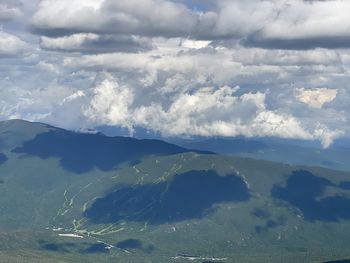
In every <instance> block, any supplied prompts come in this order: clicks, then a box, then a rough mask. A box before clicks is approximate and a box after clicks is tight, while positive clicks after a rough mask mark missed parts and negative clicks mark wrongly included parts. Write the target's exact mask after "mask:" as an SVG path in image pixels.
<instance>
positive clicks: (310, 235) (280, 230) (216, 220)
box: [0, 121, 350, 262]
mask: <svg viewBox="0 0 350 263" xmlns="http://www.w3.org/2000/svg"><path fill="white" fill-rule="evenodd" d="M0 153H1V154H0V191H1V199H0V209H1V212H2V214H1V216H0V262H325V261H330V260H335V259H341V258H350V251H349V248H348V244H349V242H350V221H349V220H350V209H349V208H350V174H349V173H345V172H336V171H332V170H327V169H323V168H307V167H297V166H291V165H287V164H278V163H272V162H267V161H258V160H253V159H248V158H239V157H227V156H220V155H213V154H202V153H199V152H197V153H195V152H191V151H188V150H186V149H184V148H181V147H177V146H175V145H171V144H167V143H164V142H161V141H138V140H134V139H128V138H122V137H116V138H110V137H106V136H103V135H99V134H97V135H93V134H78V133H72V132H67V131H64V130H61V129H56V128H54V127H50V126H46V125H43V124H32V123H27V122H23V121H10V122H5V123H0Z"/></svg>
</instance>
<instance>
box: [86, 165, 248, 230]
mask: <svg viewBox="0 0 350 263" xmlns="http://www.w3.org/2000/svg"><path fill="white" fill-rule="evenodd" d="M249 199H250V193H249V189H248V188H247V185H246V183H245V182H244V181H243V179H242V178H241V177H239V176H236V175H234V174H232V175H227V176H220V175H218V174H217V173H216V172H215V171H213V170H209V171H190V172H187V173H184V174H179V175H176V176H174V177H173V178H172V179H170V180H169V181H165V182H161V183H154V184H144V185H136V186H132V185H126V186H119V187H118V189H117V190H115V191H113V192H111V193H109V194H107V195H106V196H105V197H103V198H100V199H97V200H96V201H95V202H94V203H93V204H92V206H91V207H90V208H88V209H87V210H86V211H85V217H87V218H88V219H89V220H90V221H91V222H93V223H95V224H100V223H115V222H118V221H121V220H126V221H137V222H148V223H149V224H153V225H158V224H163V223H168V222H178V221H183V220H188V219H198V218H202V217H204V216H206V215H208V214H210V213H213V212H214V211H215V208H214V205H215V204H220V203H226V202H244V201H248V200H249Z"/></svg>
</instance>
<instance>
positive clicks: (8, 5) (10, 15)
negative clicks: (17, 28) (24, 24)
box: [0, 0, 22, 22]
mask: <svg viewBox="0 0 350 263" xmlns="http://www.w3.org/2000/svg"><path fill="white" fill-rule="evenodd" d="M21 6H22V3H21V2H20V1H16V0H13V1H9V0H1V1H0V21H3V22H6V21H10V20H13V19H15V18H18V17H20V16H21V15H22V10H21Z"/></svg>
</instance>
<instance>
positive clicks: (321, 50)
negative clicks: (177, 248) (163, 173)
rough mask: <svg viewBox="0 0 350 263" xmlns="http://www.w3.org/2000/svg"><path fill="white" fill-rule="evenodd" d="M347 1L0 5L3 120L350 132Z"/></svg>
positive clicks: (326, 141) (187, 131)
mask: <svg viewBox="0 0 350 263" xmlns="http://www.w3.org/2000/svg"><path fill="white" fill-rule="evenodd" d="M349 9H350V3H348V1H343V0H324V1H303V0H293V1H292V0H281V1H272V0H252V1H238V0H233V1H226V0H216V1H215V0H208V1H187V0H177V1H175V0H174V1H170V0H145V1H139V0H131V1H117V0H86V1H78V0H69V1H68V0H62V1H54V0H42V1H31V2H30V3H29V2H24V1H23V3H21V2H20V1H4V0H1V1H0V23H1V24H2V28H3V29H2V30H1V31H0V59H1V61H0V67H1V70H0V85H1V90H0V112H1V114H0V116H1V119H7V118H26V119H30V120H36V121H43V122H49V123H52V124H55V125H58V126H61V127H65V128H71V129H79V128H94V127H97V126H100V125H114V126H118V127H123V128H126V129H128V130H129V131H130V133H132V132H133V131H134V130H135V129H137V128H139V127H141V128H145V129H147V130H150V131H153V132H156V133H160V134H162V135H163V136H237V135H244V136H248V137H255V136H277V137H282V138H299V139H306V140H319V141H321V142H322V144H323V145H324V146H325V147H327V146H329V145H330V144H331V143H332V141H333V140H334V139H336V138H339V137H342V136H348V137H349V135H350V125H349V117H350V113H349V112H350V106H349V105H350V103H349V102H350V90H349V87H348V83H350V82H349V81H350V77H349V76H350V75H349V65H350V52H349V50H348V48H349V47H350V30H349V28H350V19H349V18H348V14H347V10H349Z"/></svg>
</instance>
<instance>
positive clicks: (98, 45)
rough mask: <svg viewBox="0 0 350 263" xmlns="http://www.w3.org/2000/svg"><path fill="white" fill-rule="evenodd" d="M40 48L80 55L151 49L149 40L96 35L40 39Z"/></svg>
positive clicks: (84, 34) (85, 34)
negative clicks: (79, 53) (78, 53)
mask: <svg viewBox="0 0 350 263" xmlns="http://www.w3.org/2000/svg"><path fill="white" fill-rule="evenodd" d="M40 46H41V48H43V49H45V50H54V51H62V52H81V53H113V52H141V51H147V50H150V49H151V48H152V43H151V41H150V40H149V39H146V38H142V37H136V36H126V35H121V36H112V35H102V36H100V35H96V34H93V33H80V34H74V35H70V36H65V37H58V38H49V37H45V36H44V37H42V38H41V43H40Z"/></svg>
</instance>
